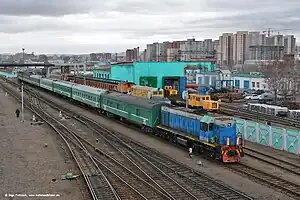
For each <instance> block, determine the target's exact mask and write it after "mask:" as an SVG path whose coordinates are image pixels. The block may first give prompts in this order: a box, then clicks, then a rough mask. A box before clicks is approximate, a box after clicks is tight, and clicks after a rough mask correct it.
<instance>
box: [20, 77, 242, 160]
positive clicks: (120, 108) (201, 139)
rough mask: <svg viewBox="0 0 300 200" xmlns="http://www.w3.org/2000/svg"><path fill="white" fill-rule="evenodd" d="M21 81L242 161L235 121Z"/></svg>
mask: <svg viewBox="0 0 300 200" xmlns="http://www.w3.org/2000/svg"><path fill="white" fill-rule="evenodd" d="M18 79H19V80H20V81H23V82H26V83H29V84H32V85H34V86H37V87H41V88H44V89H45V90H47V91H51V92H54V93H56V94H59V95H61V96H62V97H65V98H67V99H69V100H72V101H76V102H79V103H83V104H85V105H88V106H89V107H92V108H94V109H97V110H99V111H100V112H101V113H103V114H106V115H107V116H109V117H114V118H117V119H122V120H127V121H128V122H131V123H134V124H137V125H139V126H140V127H141V128H142V130H143V131H145V132H147V133H151V134H154V135H157V136H159V137H162V138H164V139H166V140H168V141H170V142H172V143H175V144H178V145H182V146H184V147H187V148H191V147H192V148H193V151H194V152H198V153H201V154H204V155H206V156H209V157H211V158H213V159H217V160H220V161H222V162H232V163H235V162H239V161H240V159H241V157H243V139H242V136H241V135H240V134H239V133H237V128H236V120H235V119H234V118H231V117H225V116H224V117H212V116H208V115H202V116H200V115H196V114H192V113H189V112H187V111H186V110H185V109H184V108H180V107H176V106H171V105H167V104H165V103H160V102H157V101H153V100H149V99H144V98H139V97H134V96H131V95H128V94H122V93H117V92H111V91H107V90H103V89H99V88H93V87H89V86H85V85H78V84H75V83H71V82H65V81H58V80H51V79H46V78H41V77H39V76H37V75H31V76H26V75H25V74H18Z"/></svg>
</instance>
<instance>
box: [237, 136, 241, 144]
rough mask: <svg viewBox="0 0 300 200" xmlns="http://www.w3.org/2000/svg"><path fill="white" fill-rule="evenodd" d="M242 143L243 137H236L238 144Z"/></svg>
mask: <svg viewBox="0 0 300 200" xmlns="http://www.w3.org/2000/svg"><path fill="white" fill-rule="evenodd" d="M240 144H241V138H240V137H237V138H236V145H240Z"/></svg>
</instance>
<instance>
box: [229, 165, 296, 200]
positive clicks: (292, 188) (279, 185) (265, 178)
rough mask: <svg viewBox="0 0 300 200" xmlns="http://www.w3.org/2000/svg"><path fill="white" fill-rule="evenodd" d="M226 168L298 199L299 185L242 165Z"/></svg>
mask: <svg viewBox="0 0 300 200" xmlns="http://www.w3.org/2000/svg"><path fill="white" fill-rule="evenodd" d="M226 168H228V169H231V170H233V171H235V172H237V173H239V174H241V175H246V176H248V177H249V178H250V179H254V180H258V181H259V182H261V183H264V184H266V185H270V186H272V187H273V188H276V189H278V190H280V191H282V192H284V193H286V194H287V195H289V196H291V197H293V198H295V199H299V198H300V185H298V184H295V183H292V182H289V181H287V180H284V179H281V178H279V177H277V176H274V175H272V174H268V173H266V172H263V171H261V170H258V169H256V168H253V167H250V166H248V165H245V164H242V163H239V164H238V165H228V166H226Z"/></svg>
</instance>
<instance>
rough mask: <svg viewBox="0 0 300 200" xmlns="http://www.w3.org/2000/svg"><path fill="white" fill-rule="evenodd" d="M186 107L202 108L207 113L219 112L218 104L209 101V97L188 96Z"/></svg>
mask: <svg viewBox="0 0 300 200" xmlns="http://www.w3.org/2000/svg"><path fill="white" fill-rule="evenodd" d="M188 105H189V107H192V108H199V107H202V108H203V109H204V110H207V111H219V102H218V101H213V100H211V98H210V95H199V94H189V99H188Z"/></svg>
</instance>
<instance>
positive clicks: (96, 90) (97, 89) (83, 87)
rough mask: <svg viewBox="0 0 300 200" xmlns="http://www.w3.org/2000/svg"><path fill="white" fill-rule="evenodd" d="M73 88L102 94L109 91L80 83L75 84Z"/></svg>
mask: <svg viewBox="0 0 300 200" xmlns="http://www.w3.org/2000/svg"><path fill="white" fill-rule="evenodd" d="M73 89H77V90H81V91H86V92H90V93H94V94H102V93H105V92H107V90H103V89H100V88H95V87H90V86H87V85H80V84H75V85H73Z"/></svg>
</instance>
